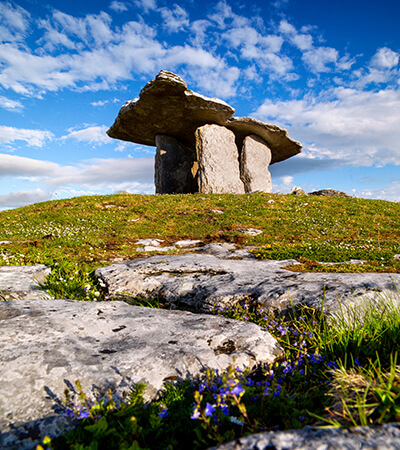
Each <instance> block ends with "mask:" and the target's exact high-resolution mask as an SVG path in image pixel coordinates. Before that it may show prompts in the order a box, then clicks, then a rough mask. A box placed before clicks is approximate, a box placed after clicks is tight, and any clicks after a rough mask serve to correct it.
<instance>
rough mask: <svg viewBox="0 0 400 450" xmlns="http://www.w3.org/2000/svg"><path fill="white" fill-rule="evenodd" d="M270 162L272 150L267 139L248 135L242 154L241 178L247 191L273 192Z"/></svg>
mask: <svg viewBox="0 0 400 450" xmlns="http://www.w3.org/2000/svg"><path fill="white" fill-rule="evenodd" d="M270 162H271V150H270V149H269V148H268V146H267V144H266V143H265V141H263V140H262V139H261V138H260V137H258V136H255V135H250V136H247V137H246V138H245V139H244V141H243V147H242V151H241V154H240V179H241V180H242V181H243V184H244V190H245V191H246V193H251V192H257V191H261V192H272V182H271V174H270V173H269V170H268V166H269V164H270Z"/></svg>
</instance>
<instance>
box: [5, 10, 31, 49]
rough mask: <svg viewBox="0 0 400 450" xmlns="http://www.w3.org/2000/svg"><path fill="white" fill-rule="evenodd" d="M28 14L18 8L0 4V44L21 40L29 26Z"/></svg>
mask: <svg viewBox="0 0 400 450" xmlns="http://www.w3.org/2000/svg"><path fill="white" fill-rule="evenodd" d="M29 17H30V14H29V13H28V11H26V10H25V9H23V8H21V7H20V6H13V5H12V4H11V3H9V2H1V3H0V42H14V41H18V40H21V39H22V38H23V37H24V36H25V33H26V30H27V28H28V26H29Z"/></svg>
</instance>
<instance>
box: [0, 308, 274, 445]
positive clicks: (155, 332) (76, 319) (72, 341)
mask: <svg viewBox="0 0 400 450" xmlns="http://www.w3.org/2000/svg"><path fill="white" fill-rule="evenodd" d="M0 324H1V325H0V326H1V340H0V432H2V433H3V435H2V438H1V439H2V441H1V439H0V447H1V448H12V445H11V444H13V443H15V442H20V441H21V436H22V437H23V435H24V434H25V435H26V441H25V443H24V445H25V444H26V447H27V448H32V447H33V443H32V440H30V439H29V437H28V436H29V435H31V433H32V432H33V430H36V431H35V432H36V437H38V436H41V437H43V436H44V435H45V434H49V435H54V434H56V433H57V430H56V427H57V426H61V425H63V424H65V423H66V420H67V419H64V418H63V417H62V416H60V415H56V414H55V412H54V410H53V409H54V408H55V407H56V403H55V401H54V399H52V398H51V397H52V396H53V397H57V398H58V399H62V398H63V392H64V390H65V388H66V382H69V383H71V384H74V382H75V380H77V379H79V380H80V381H81V383H82V385H83V387H84V390H85V391H86V392H87V393H90V392H91V391H92V390H93V387H94V386H97V387H98V389H99V390H100V391H101V392H103V393H105V392H106V390H107V389H108V388H112V389H116V390H117V391H118V390H119V391H121V390H122V389H123V388H125V390H128V388H129V386H132V385H133V383H136V382H139V381H145V382H146V383H148V391H147V396H148V398H151V397H154V395H155V394H156V393H157V391H158V390H159V389H160V388H161V387H162V385H163V383H164V382H165V381H167V380H175V379H179V378H180V377H182V378H186V377H189V378H191V377H195V376H196V375H199V374H200V372H201V371H202V370H203V369H204V368H205V367H211V368H214V369H220V370H224V369H227V368H228V366H229V365H230V364H232V363H233V361H234V364H235V366H239V367H241V368H244V367H252V366H254V365H255V364H258V363H269V362H272V361H273V360H274V359H275V358H276V356H277V355H279V354H280V353H281V349H280V347H279V345H278V344H277V342H276V340H275V339H274V338H273V337H272V336H271V335H270V334H269V333H268V332H267V331H266V330H264V329H262V328H260V327H259V326H257V325H254V324H250V323H245V322H239V321H234V320H230V319H225V318H223V317H218V316H210V315H204V314H192V313H190V312H183V311H170V310H160V309H151V308H142V307H138V306H131V305H128V304H127V303H124V302H121V301H115V302H78V301H68V300H53V301H49V300H21V301H16V302H3V303H1V304H0ZM49 394H50V395H49ZM56 409H57V408H56ZM12 427H14V428H15V430H12ZM20 444H21V442H20ZM18 445H19V444H18ZM18 448H23V445H22V444H21V446H19V447H18Z"/></svg>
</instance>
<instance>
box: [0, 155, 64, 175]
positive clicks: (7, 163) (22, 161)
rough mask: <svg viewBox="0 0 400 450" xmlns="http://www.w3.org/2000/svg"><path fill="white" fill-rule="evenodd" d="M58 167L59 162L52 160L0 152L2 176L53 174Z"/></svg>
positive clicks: (0, 171)
mask: <svg viewBox="0 0 400 450" xmlns="http://www.w3.org/2000/svg"><path fill="white" fill-rule="evenodd" d="M58 167H59V166H58V164H56V163H53V162H50V161H39V160H37V159H32V158H25V157H22V156H16V155H4V154H0V177H6V176H10V177H11V176H16V177H21V176H33V177H37V176H43V177H45V176H47V175H50V176H51V175H52V174H54V172H55V171H56V170H57V169H58Z"/></svg>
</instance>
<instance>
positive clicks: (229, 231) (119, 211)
mask: <svg viewBox="0 0 400 450" xmlns="http://www.w3.org/2000/svg"><path fill="white" fill-rule="evenodd" d="M211 209H220V210H222V211H224V213H223V214H215V213H213V212H211V211H210V210H211ZM246 227H249V228H250V227H251V228H258V229H261V230H263V233H262V234H261V235H259V236H256V237H251V236H247V235H244V234H243V233H240V232H239V231H238V228H246ZM148 237H152V238H161V239H164V240H165V244H169V243H171V242H173V241H175V240H178V239H189V238H190V239H200V240H203V241H204V242H217V241H218V242H221V241H227V242H235V243H237V244H239V245H251V246H257V247H260V249H259V250H256V251H255V253H256V255H257V256H258V257H260V258H269V259H287V258H300V257H302V258H304V259H305V261H306V262H307V261H313V260H316V261H329V262H345V261H348V260H350V259H363V260H365V261H367V264H365V265H360V266H358V267H357V270H358V271H381V270H384V271H386V272H399V271H400V261H399V260H394V259H393V256H394V255H395V254H399V253H400V204H398V203H392V202H385V201H380V200H365V199H356V198H332V197H318V196H301V197H299V196H292V195H274V194H262V193H259V194H258V193H257V194H246V195H230V194H223V195H214V194H213V195H211V194H209V195H205V194H192V195H156V196H155V195H153V196H151V195H148V196H146V195H111V196H93V197H78V198H75V199H68V200H59V201H50V202H45V203H40V204H35V205H32V206H27V207H24V208H20V209H15V210H9V211H3V212H1V213H0V241H11V243H9V244H1V245H0V264H3V265H6V264H7V265H18V264H32V263H45V264H49V265H52V264H54V263H55V262H58V263H61V262H62V261H68V262H69V263H75V262H76V263H79V264H80V265H82V264H85V265H86V266H87V267H89V268H95V267H98V266H99V265H104V264H108V263H109V262H110V261H113V259H115V258H118V257H122V258H134V257H137V256H139V255H140V254H139V253H138V252H137V250H136V246H135V241H136V240H137V239H141V238H148ZM309 266H310V267H305V269H306V270H322V269H321V268H318V267H316V265H314V267H313V264H309ZM323 270H331V271H334V270H343V271H348V270H349V269H348V268H347V267H346V266H342V268H341V267H339V269H338V266H333V267H332V266H328V267H326V266H323Z"/></svg>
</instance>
